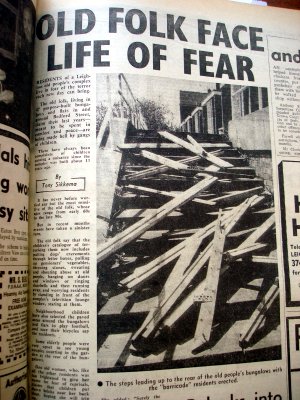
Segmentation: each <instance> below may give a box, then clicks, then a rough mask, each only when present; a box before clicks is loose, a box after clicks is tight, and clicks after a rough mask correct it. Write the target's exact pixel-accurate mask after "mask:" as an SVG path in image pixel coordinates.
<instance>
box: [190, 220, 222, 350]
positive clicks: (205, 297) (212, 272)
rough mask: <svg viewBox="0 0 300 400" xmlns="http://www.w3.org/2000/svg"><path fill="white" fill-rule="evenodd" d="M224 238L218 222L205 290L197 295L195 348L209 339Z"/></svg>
mask: <svg viewBox="0 0 300 400" xmlns="http://www.w3.org/2000/svg"><path fill="white" fill-rule="evenodd" d="M225 238H226V236H225V230H224V229H222V227H221V221H220V220H219V221H218V223H217V226H216V232H215V236H214V240H213V244H212V255H211V257H210V259H209V263H208V267H207V273H206V277H205V288H204V289H203V292H202V293H201V294H199V301H201V302H202V304H201V307H200V311H199V316H198V322H197V326H196V330H195V335H194V344H195V347H196V348H198V347H200V346H202V345H203V344H206V343H207V342H209V340H210V337H211V332H212V324H213V319H214V315H215V307H216V300H217V291H218V285H219V278H220V271H221V265H222V258H223V251H224V245H225Z"/></svg>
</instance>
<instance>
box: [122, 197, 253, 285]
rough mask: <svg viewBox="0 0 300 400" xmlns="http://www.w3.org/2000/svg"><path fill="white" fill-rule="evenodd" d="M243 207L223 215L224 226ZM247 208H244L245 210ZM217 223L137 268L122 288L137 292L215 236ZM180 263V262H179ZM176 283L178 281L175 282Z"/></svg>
mask: <svg viewBox="0 0 300 400" xmlns="http://www.w3.org/2000/svg"><path fill="white" fill-rule="evenodd" d="M253 199H255V196H253ZM241 207H242V205H240V206H237V207H236V208H233V209H232V210H230V211H227V212H225V213H224V214H223V215H222V224H226V223H228V221H231V219H232V218H233V217H234V215H235V214H237V212H240V210H241ZM244 207H245V206H243V208H242V209H243V210H244V209H245V208H244ZM215 224H216V221H212V222H211V223H210V224H208V225H207V226H205V227H203V228H199V229H198V230H197V231H196V232H194V233H193V234H192V235H191V236H189V237H188V238H186V239H185V240H183V241H182V242H180V243H179V244H177V245H176V246H174V247H172V248H171V249H170V250H168V251H167V252H166V253H164V254H161V255H159V256H158V257H157V258H155V259H154V260H152V261H150V262H149V263H147V264H145V265H143V266H141V267H138V268H136V269H135V270H134V271H133V273H132V274H130V275H129V276H127V277H126V278H124V279H123V280H122V281H121V282H120V285H121V286H126V287H127V290H129V291H130V290H135V289H137V288H138V287H139V286H141V285H143V284H144V283H145V282H147V281H148V280H149V279H150V278H152V277H153V276H154V275H155V274H156V273H157V272H158V271H159V270H160V269H161V268H163V267H164V266H165V265H167V264H168V263H169V262H172V261H174V260H175V259H176V258H178V257H180V255H181V254H182V252H183V251H184V249H185V248H189V247H190V245H192V244H193V243H196V244H197V243H199V242H201V241H202V240H204V239H206V238H207V237H209V236H210V235H212V234H213V232H214V229H215ZM178 262H179V260H178ZM175 282H176V281H175Z"/></svg>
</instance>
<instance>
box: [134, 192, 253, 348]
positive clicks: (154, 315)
mask: <svg viewBox="0 0 300 400" xmlns="http://www.w3.org/2000/svg"><path fill="white" fill-rule="evenodd" d="M254 199H256V196H252V198H250V199H247V200H246V201H245V202H244V203H242V204H241V205H240V206H238V207H236V209H235V210H234V214H233V215H231V216H230V217H231V218H230V219H229V221H228V222H227V223H226V224H224V225H225V226H224V229H225V235H227V234H228V233H229V232H230V230H231V229H232V228H233V226H234V225H235V224H236V223H237V221H238V220H239V219H240V218H241V216H242V215H243V214H244V213H245V212H246V210H247V209H248V208H249V207H250V206H251V203H252V200H254ZM211 251H212V243H211V242H210V243H208V245H207V246H206V247H205V249H204V250H203V251H202V252H201V253H200V255H199V256H198V257H197V258H196V260H195V261H194V262H193V263H192V265H191V266H190V268H189V269H188V271H187V272H186V273H185V275H184V276H183V277H182V279H181V281H180V282H174V291H173V293H172V294H171V295H170V296H169V297H167V296H162V298H163V300H162V302H161V304H160V305H159V307H158V308H157V309H155V310H153V312H151V313H149V315H148V316H147V318H146V319H145V321H144V323H143V324H142V326H141V327H140V329H139V330H138V331H137V332H136V333H135V334H134V337H133V340H134V341H136V340H137V345H138V341H139V340H140V339H141V338H143V340H145V339H148V338H149V337H151V336H152V335H153V334H154V333H155V331H156V330H157V327H158V326H159V324H160V323H161V322H162V321H163V319H164V318H165V316H166V315H167V313H168V312H169V311H170V309H171V307H172V306H173V305H174V304H175V302H176V301H177V300H178V299H179V297H180V296H181V295H182V293H183V292H184V291H185V290H186V289H187V287H188V286H189V285H190V283H191V282H192V280H193V279H194V278H195V277H196V275H197V274H198V273H199V272H200V271H201V270H202V268H203V267H204V266H205V264H206V263H207V261H208V260H209V258H210V256H211Z"/></svg>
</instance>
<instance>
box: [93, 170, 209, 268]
mask: <svg viewBox="0 0 300 400" xmlns="http://www.w3.org/2000/svg"><path fill="white" fill-rule="evenodd" d="M216 180H217V178H214V177H210V178H205V179H203V180H202V181H200V182H198V183H196V185H194V186H192V187H191V188H190V189H188V190H186V191H184V192H183V193H181V194H180V195H178V196H177V197H176V198H174V199H172V200H170V201H169V202H168V203H166V204H164V205H163V206H161V207H160V208H158V209H157V210H154V212H152V213H151V214H149V215H147V216H146V217H144V218H142V219H141V220H140V221H138V222H136V223H134V224H133V225H131V226H130V227H128V228H127V229H125V230H124V231H123V232H120V233H118V234H117V235H116V236H114V237H113V238H111V239H109V240H108V241H107V242H106V243H104V244H102V245H101V246H100V248H99V249H98V251H97V262H100V261H102V260H104V259H105V258H106V257H108V256H110V255H112V254H113V253H114V252H116V251H118V250H119V249H121V248H122V247H123V246H125V245H126V244H128V243H130V242H131V241H133V240H135V239H136V238H137V237H139V236H140V235H141V234H143V233H144V232H146V231H147V230H148V229H150V228H151V227H152V226H154V225H155V224H157V223H158V222H159V221H161V220H162V219H163V218H164V217H166V216H167V215H168V214H169V213H170V212H172V211H173V210H175V209H176V208H178V207H180V206H182V205H183V204H185V203H186V202H188V201H189V200H191V199H193V198H194V197H195V196H196V195H197V194H198V193H199V192H200V191H201V190H204V189H206V188H208V187H209V186H211V185H212V184H213V183H214V182H215V181H216Z"/></svg>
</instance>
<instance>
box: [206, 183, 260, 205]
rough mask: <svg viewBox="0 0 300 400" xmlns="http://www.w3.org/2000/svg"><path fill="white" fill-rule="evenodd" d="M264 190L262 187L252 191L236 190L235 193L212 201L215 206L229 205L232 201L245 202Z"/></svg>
mask: <svg viewBox="0 0 300 400" xmlns="http://www.w3.org/2000/svg"><path fill="white" fill-rule="evenodd" d="M263 190H264V188H263V187H262V186H258V187H254V188H251V189H246V190H236V191H234V192H231V193H228V194H225V195H224V196H220V197H216V198H214V199H211V200H210V201H213V202H214V203H215V204H222V205H224V204H227V203H229V202H231V201H236V200H244V199H245V198H247V197H248V196H249V195H251V194H259V193H261V192H262V191H263Z"/></svg>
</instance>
